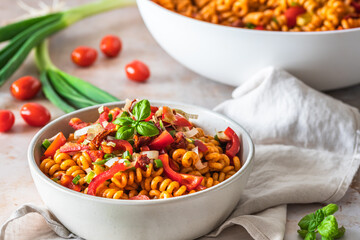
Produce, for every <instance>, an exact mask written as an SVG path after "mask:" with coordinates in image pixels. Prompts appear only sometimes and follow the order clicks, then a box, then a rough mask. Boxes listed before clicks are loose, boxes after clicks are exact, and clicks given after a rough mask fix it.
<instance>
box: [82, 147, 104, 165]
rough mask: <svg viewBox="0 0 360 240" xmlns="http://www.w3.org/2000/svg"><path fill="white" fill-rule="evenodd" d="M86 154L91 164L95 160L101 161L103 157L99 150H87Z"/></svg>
mask: <svg viewBox="0 0 360 240" xmlns="http://www.w3.org/2000/svg"><path fill="white" fill-rule="evenodd" d="M86 153H87V154H88V155H89V157H90V159H91V161H92V162H95V161H96V160H97V159H99V158H100V159H102V158H103V157H104V152H103V151H100V150H87V151H86Z"/></svg>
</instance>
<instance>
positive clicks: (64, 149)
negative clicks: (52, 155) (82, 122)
mask: <svg viewBox="0 0 360 240" xmlns="http://www.w3.org/2000/svg"><path fill="white" fill-rule="evenodd" d="M88 149H89V146H88V145H84V144H80V143H73V142H67V143H65V144H64V145H63V146H61V147H60V152H61V153H70V152H78V151H82V150H88Z"/></svg>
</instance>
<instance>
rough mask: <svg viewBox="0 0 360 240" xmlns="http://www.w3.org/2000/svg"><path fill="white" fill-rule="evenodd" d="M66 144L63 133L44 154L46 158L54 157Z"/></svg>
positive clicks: (60, 133)
mask: <svg viewBox="0 0 360 240" xmlns="http://www.w3.org/2000/svg"><path fill="white" fill-rule="evenodd" d="M65 143H66V138H65V136H64V134H63V133H62V132H59V134H58V135H57V136H56V138H55V140H54V141H53V142H52V143H51V144H50V146H49V147H48V148H47V149H46V151H45V152H44V156H45V157H50V156H51V157H53V156H54V154H55V152H56V150H58V149H59V148H60V147H61V146H62V145H64V144H65Z"/></svg>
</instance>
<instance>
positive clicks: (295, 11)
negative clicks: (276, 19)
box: [284, 6, 306, 28]
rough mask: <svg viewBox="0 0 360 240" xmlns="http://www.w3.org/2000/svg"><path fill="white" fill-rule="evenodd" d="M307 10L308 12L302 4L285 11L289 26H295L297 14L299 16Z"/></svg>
mask: <svg viewBox="0 0 360 240" xmlns="http://www.w3.org/2000/svg"><path fill="white" fill-rule="evenodd" d="M305 12H306V10H305V8H303V7H300V6H295V7H290V8H288V9H287V10H286V11H285V13H284V15H285V17H286V23H287V26H288V27H289V28H293V27H295V25H296V18H297V16H299V15H301V14H303V13H305Z"/></svg>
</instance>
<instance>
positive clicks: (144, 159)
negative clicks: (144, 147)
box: [135, 154, 150, 171]
mask: <svg viewBox="0 0 360 240" xmlns="http://www.w3.org/2000/svg"><path fill="white" fill-rule="evenodd" d="M149 163H150V159H149V158H148V156H147V155H145V154H144V155H143V154H141V155H140V156H139V157H138V159H137V160H136V163H135V168H141V169H142V170H144V171H146V165H148V164H149Z"/></svg>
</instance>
